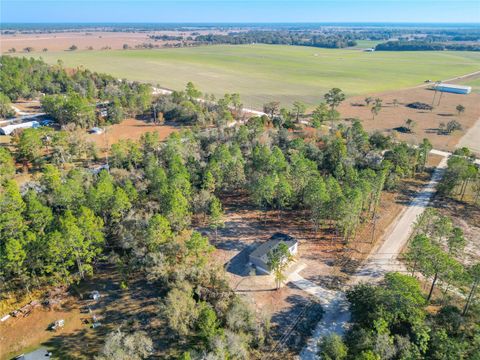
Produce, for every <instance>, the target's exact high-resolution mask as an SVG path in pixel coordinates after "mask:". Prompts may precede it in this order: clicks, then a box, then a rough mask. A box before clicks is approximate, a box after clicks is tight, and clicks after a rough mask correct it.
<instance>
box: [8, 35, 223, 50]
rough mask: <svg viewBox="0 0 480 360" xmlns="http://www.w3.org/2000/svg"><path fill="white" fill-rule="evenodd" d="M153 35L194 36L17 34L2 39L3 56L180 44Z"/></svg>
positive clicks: (185, 36)
mask: <svg viewBox="0 0 480 360" xmlns="http://www.w3.org/2000/svg"><path fill="white" fill-rule="evenodd" d="M195 32H196V33H199V34H209V33H222V32H220V31H218V30H211V31H210V30H198V31H195ZM149 35H171V36H183V37H184V39H186V38H187V37H188V36H190V35H191V32H189V31H152V32H110V31H93V32H88V31H81V32H58V33H35V34H15V35H1V36H0V44H1V46H0V52H2V53H6V52H8V50H9V49H11V48H15V49H16V50H17V52H22V51H23V49H24V48H26V47H32V48H33V51H34V52H42V51H43V49H44V48H46V49H48V51H61V50H65V51H67V49H68V48H69V47H70V46H72V45H76V46H77V47H78V49H79V50H85V49H88V48H89V47H90V46H91V47H93V49H94V50H101V49H102V48H105V47H110V48H111V49H122V48H123V45H124V44H128V46H129V47H131V48H134V47H135V46H136V45H140V44H143V43H152V44H154V45H159V46H162V45H165V44H176V43H178V41H176V40H174V41H161V40H158V41H155V40H153V39H150V38H149V37H148V36H149Z"/></svg>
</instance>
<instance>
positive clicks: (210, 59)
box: [32, 45, 480, 108]
mask: <svg viewBox="0 0 480 360" xmlns="http://www.w3.org/2000/svg"><path fill="white" fill-rule="evenodd" d="M32 55H33V56H36V57H42V58H43V59H44V60H45V61H47V62H49V63H52V64H53V63H56V62H57V60H58V59H60V60H62V61H63V63H64V64H65V66H69V67H77V66H84V67H86V68H89V69H92V70H95V71H100V72H106V73H110V74H112V75H114V76H118V77H121V78H127V79H131V80H138V81H144V82H151V83H153V84H159V85H160V86H162V87H166V88H171V89H182V88H183V87H184V86H185V84H186V83H187V82H188V81H193V82H194V83H195V84H196V85H197V86H198V87H199V88H200V89H201V90H202V91H204V92H207V93H213V94H215V95H217V96H218V95H223V93H225V92H238V93H240V94H241V96H242V99H243V102H244V105H245V106H250V107H256V108H261V106H262V104H264V103H265V102H268V101H274V100H276V101H280V102H281V103H282V104H283V105H288V104H291V103H292V102H293V101H295V100H302V101H304V102H306V103H308V104H315V103H318V102H320V101H321V99H322V96H323V94H324V93H325V92H326V91H327V90H328V89H330V88H332V87H339V88H341V89H342V90H344V91H345V92H346V93H347V95H349V96H353V95H363V94H370V93H378V92H383V91H388V90H396V89H401V88H407V87H413V86H416V85H420V84H422V83H423V81H425V80H426V79H431V80H437V79H448V78H452V77H456V76H459V75H463V74H467V73H471V72H474V71H478V70H480V53H474V52H447V51H443V52H363V51H361V50H358V49H341V50H340V49H320V48H311V47H301V46H280V45H216V46H201V47H193V48H180V49H160V50H126V51H124V50H112V51H62V52H47V53H43V54H32Z"/></svg>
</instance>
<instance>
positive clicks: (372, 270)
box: [289, 150, 451, 360]
mask: <svg viewBox="0 0 480 360" xmlns="http://www.w3.org/2000/svg"><path fill="white" fill-rule="evenodd" d="M435 153H436V154H439V153H442V155H443V156H444V158H443V159H442V160H441V161H440V163H439V164H438V166H437V167H436V168H435V170H434V172H433V174H432V178H431V180H430V182H429V183H428V184H427V185H426V186H425V187H424V188H423V189H422V191H420V192H419V193H418V194H417V196H416V197H415V198H414V199H413V200H412V202H411V203H410V204H409V205H408V207H407V208H406V210H405V211H403V213H402V214H401V215H400V216H399V218H398V220H397V221H396V222H395V223H394V224H393V226H392V230H391V231H390V232H389V233H388V235H387V236H386V238H385V241H384V242H383V243H382V244H381V245H380V246H379V247H378V248H377V249H376V250H374V251H373V252H372V254H371V255H370V257H369V258H368V259H367V261H366V263H365V264H364V265H363V266H361V267H360V268H359V269H358V270H357V272H356V273H355V275H353V276H352V277H351V278H350V281H349V283H348V284H347V286H352V285H355V284H358V283H360V282H369V283H371V282H375V281H378V280H380V279H381V278H382V277H383V276H384V275H385V273H387V272H389V271H396V270H403V266H402V264H401V263H399V262H398V261H396V259H397V257H398V255H399V254H400V252H401V251H402V249H403V248H404V247H405V246H406V244H407V242H408V239H409V237H410V234H411V232H412V230H413V225H414V223H415V220H416V219H417V217H418V215H420V214H421V213H422V212H423V211H425V209H426V208H427V206H428V204H429V202H430V200H431V198H432V196H433V195H434V194H435V192H436V187H437V185H438V182H439V181H440V180H441V178H442V176H443V173H444V171H445V169H446V167H447V160H448V156H449V155H451V154H450V153H444V152H439V151H437V150H435ZM289 280H290V281H291V282H292V283H293V284H294V285H296V286H297V287H299V288H301V289H302V290H305V291H307V292H309V293H311V294H312V295H315V296H317V297H318V298H319V299H320V301H321V302H322V305H323V307H324V310H325V314H324V316H323V318H322V321H320V322H319V323H318V325H317V327H316V329H315V331H314V334H313V336H312V338H310V340H309V341H308V343H307V345H306V346H305V348H304V349H303V350H302V352H301V353H300V358H301V359H302V360H312V359H317V358H318V356H317V352H318V341H319V340H320V339H321V338H322V337H323V336H324V335H327V334H330V333H337V334H340V335H342V334H343V333H344V331H345V328H346V327H347V326H348V322H349V320H350V312H349V311H348V307H349V305H348V302H347V300H346V299H345V294H344V293H343V292H341V291H331V290H328V289H325V288H322V287H320V286H317V285H315V284H313V283H309V282H308V281H307V280H305V279H303V278H301V276H299V275H298V274H294V275H292V276H291V277H290V278H289Z"/></svg>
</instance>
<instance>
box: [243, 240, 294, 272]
mask: <svg viewBox="0 0 480 360" xmlns="http://www.w3.org/2000/svg"><path fill="white" fill-rule="evenodd" d="M281 243H284V244H285V245H287V247H288V251H289V252H290V254H291V255H296V254H297V251H298V241H297V240H296V239H294V238H293V237H291V236H289V235H286V234H283V233H275V234H273V235H272V237H271V238H270V239H269V240H268V241H266V242H264V243H263V244H261V245H260V246H258V247H257V248H256V249H255V250H254V251H253V252H252V253H251V254H250V256H249V261H250V264H251V265H252V266H254V267H255V269H256V270H257V271H259V272H261V273H264V274H270V266H269V265H268V255H269V254H270V252H272V251H274V250H275V249H276V248H277V247H278V246H279V245H280V244H281Z"/></svg>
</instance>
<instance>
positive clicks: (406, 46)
mask: <svg viewBox="0 0 480 360" xmlns="http://www.w3.org/2000/svg"><path fill="white" fill-rule="evenodd" d="M375 50H377V51H443V50H455V51H480V45H479V44H469V43H460V44H459V43H440V42H428V41H388V42H386V43H382V44H378V45H377V46H376V47H375Z"/></svg>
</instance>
